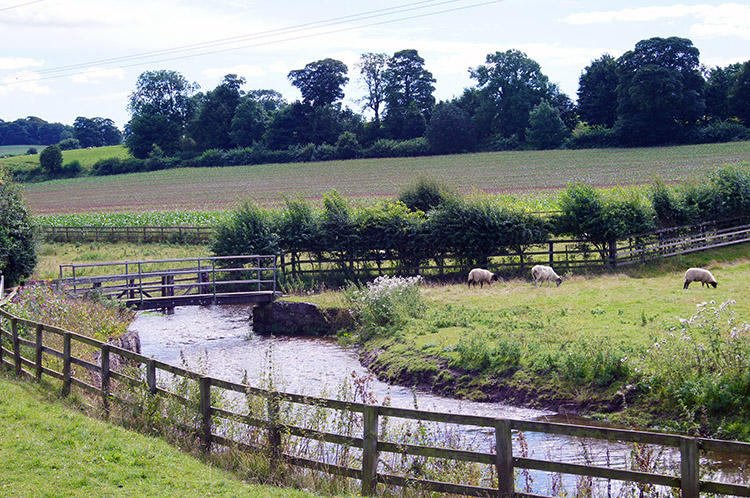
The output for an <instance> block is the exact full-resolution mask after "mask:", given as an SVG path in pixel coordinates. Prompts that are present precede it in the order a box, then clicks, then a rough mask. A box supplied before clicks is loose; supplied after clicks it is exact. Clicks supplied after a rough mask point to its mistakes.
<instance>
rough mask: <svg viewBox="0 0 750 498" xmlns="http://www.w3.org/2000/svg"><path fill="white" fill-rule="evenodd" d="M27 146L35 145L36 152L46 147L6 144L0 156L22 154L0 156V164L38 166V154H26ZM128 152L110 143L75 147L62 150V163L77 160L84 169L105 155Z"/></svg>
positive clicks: (13, 167) (120, 155) (117, 154)
mask: <svg viewBox="0 0 750 498" xmlns="http://www.w3.org/2000/svg"><path fill="white" fill-rule="evenodd" d="M29 147H35V148H36V150H37V152H42V150H43V149H44V148H45V147H46V146H45V145H8V146H3V147H0V156H3V155H5V154H23V155H21V156H13V157H5V158H3V157H0V166H7V167H10V168H11V169H16V168H20V169H29V168H31V167H34V166H39V154H36V155H31V156H30V155H27V154H26V151H27V150H29ZM6 148H7V149H10V150H12V149H15V148H17V149H18V150H17V151H16V152H10V150H6ZM128 156H129V153H128V151H127V149H126V148H125V146H123V145H112V146H109V147H94V148H91V149H75V150H64V151H63V163H69V162H71V161H74V160H78V161H79V162H80V163H81V166H82V167H83V168H84V169H87V168H91V166H93V165H94V163H95V162H97V161H98V160H99V159H104V158H106V157H120V158H125V157H128Z"/></svg>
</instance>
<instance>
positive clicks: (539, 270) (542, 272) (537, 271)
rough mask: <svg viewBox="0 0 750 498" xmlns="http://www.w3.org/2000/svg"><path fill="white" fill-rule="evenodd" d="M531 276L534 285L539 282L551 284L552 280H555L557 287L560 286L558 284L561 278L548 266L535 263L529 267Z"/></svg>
mask: <svg viewBox="0 0 750 498" xmlns="http://www.w3.org/2000/svg"><path fill="white" fill-rule="evenodd" d="M531 276H532V277H533V278H534V287H536V286H537V283H539V282H542V283H544V282H549V284H550V285H552V281H553V280H554V281H555V282H557V286H558V287H560V284H561V283H562V278H560V276H559V275H558V274H557V273H555V270H553V269H552V267H550V266H544V265H535V266H534V267H533V268H532V269H531Z"/></svg>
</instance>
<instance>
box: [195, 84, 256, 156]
mask: <svg viewBox="0 0 750 498" xmlns="http://www.w3.org/2000/svg"><path fill="white" fill-rule="evenodd" d="M244 84H245V78H241V77H239V76H237V75H236V74H227V75H226V76H224V78H223V79H222V81H221V83H219V85H218V86H217V87H216V88H214V89H213V90H211V91H209V92H207V93H206V95H205V97H204V98H202V99H200V104H199V106H198V110H197V113H196V116H195V119H194V120H193V121H191V123H190V127H189V129H190V137H191V138H192V139H193V140H195V143H196V145H197V146H198V149H199V150H208V149H229V148H230V147H231V146H232V140H231V137H230V132H231V130H232V119H233V118H234V114H235V111H236V109H237V106H238V105H239V103H240V98H241V97H242V94H243V92H242V90H240V87H241V86H242V85H244Z"/></svg>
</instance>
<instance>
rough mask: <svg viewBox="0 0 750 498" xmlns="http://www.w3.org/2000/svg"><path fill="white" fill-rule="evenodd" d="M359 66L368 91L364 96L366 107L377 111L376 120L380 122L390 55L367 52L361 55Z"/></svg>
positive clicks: (363, 100) (361, 77) (374, 111)
mask: <svg viewBox="0 0 750 498" xmlns="http://www.w3.org/2000/svg"><path fill="white" fill-rule="evenodd" d="M357 67H358V68H359V74H360V80H361V81H362V83H363V84H364V87H365V92H366V93H365V96H364V97H362V102H363V103H364V108H365V109H371V110H372V112H373V113H375V118H374V121H375V122H376V123H379V122H380V108H381V107H382V106H383V104H384V103H385V96H386V91H385V71H386V69H387V68H388V55H387V54H383V53H380V54H374V53H372V52H367V53H365V54H362V55H361V56H360V58H359V62H358V63H357Z"/></svg>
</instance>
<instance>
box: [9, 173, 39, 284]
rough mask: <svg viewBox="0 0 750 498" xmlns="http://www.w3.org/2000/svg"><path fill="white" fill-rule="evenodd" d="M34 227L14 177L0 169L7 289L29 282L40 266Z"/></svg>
mask: <svg viewBox="0 0 750 498" xmlns="http://www.w3.org/2000/svg"><path fill="white" fill-rule="evenodd" d="M36 261H37V256H36V246H35V243H34V223H33V220H32V217H31V214H30V213H29V212H28V211H27V209H26V206H25V205H24V202H23V198H22V196H21V190H20V189H19V188H18V186H17V185H16V184H15V183H13V181H12V180H11V178H10V175H9V174H8V173H7V172H6V171H5V170H2V169H0V274H2V275H4V276H5V285H6V286H13V285H16V284H18V283H20V282H21V281H22V280H23V279H24V278H27V277H28V276H29V275H31V273H32V272H33V271H34V267H35V266H36Z"/></svg>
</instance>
